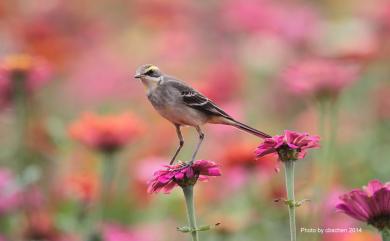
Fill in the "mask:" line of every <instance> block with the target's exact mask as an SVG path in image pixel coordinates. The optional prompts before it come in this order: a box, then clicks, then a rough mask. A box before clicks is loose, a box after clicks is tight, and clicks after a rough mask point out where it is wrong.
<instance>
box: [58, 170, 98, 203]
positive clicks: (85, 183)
mask: <svg viewBox="0 0 390 241" xmlns="http://www.w3.org/2000/svg"><path fill="white" fill-rule="evenodd" d="M65 186H66V189H67V190H66V191H67V192H68V193H69V194H70V195H71V196H72V197H74V196H76V197H77V198H78V199H80V200H81V201H83V202H87V203H88V202H91V201H93V200H96V198H97V197H98V193H99V185H98V178H97V176H96V175H93V174H88V173H83V174H80V175H74V174H72V176H71V177H69V179H67V180H66V181H65Z"/></svg>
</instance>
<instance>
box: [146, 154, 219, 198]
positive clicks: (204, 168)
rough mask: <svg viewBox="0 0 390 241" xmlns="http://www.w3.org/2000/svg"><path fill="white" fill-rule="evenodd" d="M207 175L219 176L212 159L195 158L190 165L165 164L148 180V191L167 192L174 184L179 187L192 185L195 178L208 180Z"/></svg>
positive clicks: (180, 163)
mask: <svg viewBox="0 0 390 241" xmlns="http://www.w3.org/2000/svg"><path fill="white" fill-rule="evenodd" d="M208 176H221V171H220V169H219V167H218V165H217V164H216V163H214V162H212V161H206V160H197V161H195V162H194V163H193V164H192V165H189V164H187V163H184V162H180V161H179V162H178V163H177V164H176V165H165V168H164V169H162V170H158V171H156V172H155V173H154V175H153V179H152V180H150V181H149V182H148V184H149V187H148V192H149V193H153V192H155V193H157V192H159V191H160V190H163V192H164V193H169V192H170V191H171V190H172V189H173V188H174V187H175V186H176V185H179V186H181V187H185V186H190V185H194V184H195V183H196V182H197V180H198V179H199V180H201V181H205V180H208Z"/></svg>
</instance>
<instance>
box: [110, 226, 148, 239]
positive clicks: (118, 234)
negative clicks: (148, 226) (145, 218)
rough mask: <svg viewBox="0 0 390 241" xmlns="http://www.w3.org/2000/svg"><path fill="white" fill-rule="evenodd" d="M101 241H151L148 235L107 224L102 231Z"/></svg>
mask: <svg viewBox="0 0 390 241" xmlns="http://www.w3.org/2000/svg"><path fill="white" fill-rule="evenodd" d="M103 241H151V239H150V235H145V234H142V233H139V232H137V231H130V230H128V229H126V228H124V227H122V226H119V225H115V224H108V225H105V227H104V229H103Z"/></svg>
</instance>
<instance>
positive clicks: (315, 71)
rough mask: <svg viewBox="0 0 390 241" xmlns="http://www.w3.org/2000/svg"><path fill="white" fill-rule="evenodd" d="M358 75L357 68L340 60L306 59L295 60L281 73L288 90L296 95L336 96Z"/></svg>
mask: <svg viewBox="0 0 390 241" xmlns="http://www.w3.org/2000/svg"><path fill="white" fill-rule="evenodd" d="M357 77H358V68H357V66H356V65H351V64H348V63H346V62H343V61H340V60H331V59H319V58H314V59H306V60H303V61H300V62H297V63H295V64H293V65H292V66H290V68H289V69H288V70H287V71H286V72H285V73H284V74H283V76H282V81H283V82H284V84H285V86H286V88H287V90H288V91H290V92H292V93H293V94H296V95H300V96H301V95H303V96H313V97H316V98H321V97H336V96H337V95H338V94H339V93H340V91H341V90H343V89H344V88H345V87H347V86H348V85H350V84H351V83H352V82H354V81H355V80H356V79H357Z"/></svg>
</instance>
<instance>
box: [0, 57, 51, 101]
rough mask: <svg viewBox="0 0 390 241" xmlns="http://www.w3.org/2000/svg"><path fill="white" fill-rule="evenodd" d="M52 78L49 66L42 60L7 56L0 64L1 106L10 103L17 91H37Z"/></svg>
mask: <svg viewBox="0 0 390 241" xmlns="http://www.w3.org/2000/svg"><path fill="white" fill-rule="evenodd" d="M50 76H51V70H50V67H49V64H48V63H47V62H46V61H45V60H43V59H42V58H39V57H33V56H31V55H28V54H19V55H9V56H6V57H5V58H3V59H2V61H1V62H0V104H5V103H8V102H9V101H10V100H11V99H12V98H13V96H14V95H15V92H16V91H22V92H32V91H35V90H36V89H38V88H40V87H41V86H43V85H44V84H45V83H46V82H47V81H48V80H49V78H50ZM19 82H21V83H19Z"/></svg>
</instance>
